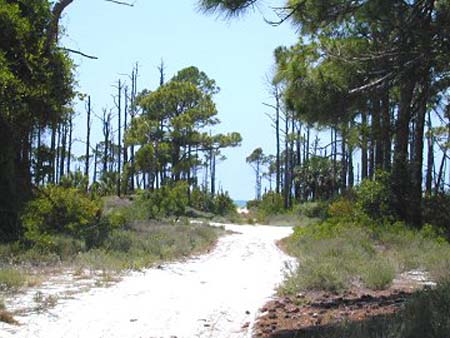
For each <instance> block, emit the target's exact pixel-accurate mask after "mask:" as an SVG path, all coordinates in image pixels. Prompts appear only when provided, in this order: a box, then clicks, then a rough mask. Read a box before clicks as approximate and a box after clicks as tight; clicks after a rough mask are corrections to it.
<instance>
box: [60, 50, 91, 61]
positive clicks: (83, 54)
mask: <svg viewBox="0 0 450 338" xmlns="http://www.w3.org/2000/svg"><path fill="white" fill-rule="evenodd" d="M58 48H59V49H61V50H64V51H66V52H69V53H73V54H78V55H81V56H83V57H85V58H88V59H92V60H98V57H96V56H93V55H88V54H85V53H83V52H80V51H79V50H74V49H70V48H66V47H58Z"/></svg>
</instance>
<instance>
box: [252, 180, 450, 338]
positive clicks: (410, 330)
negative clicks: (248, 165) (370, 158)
mask: <svg viewBox="0 0 450 338" xmlns="http://www.w3.org/2000/svg"><path fill="white" fill-rule="evenodd" d="M277 198H278V200H277ZM280 201H281V196H276V197H273V196H270V195H268V196H265V197H264V198H263V200H262V201H258V202H256V203H254V205H250V206H252V207H254V208H255V209H254V215H257V217H260V218H261V219H265V220H268V219H269V220H270V219H277V218H279V219H282V218H283V217H284V218H285V219H286V220H287V221H289V222H291V223H290V224H291V225H300V226H297V227H296V228H295V230H294V233H293V235H291V236H290V237H289V238H287V239H285V240H284V241H283V246H284V248H285V249H286V250H287V252H288V253H289V254H291V255H292V256H294V257H296V258H297V260H298V263H299V264H298V266H297V267H296V268H293V269H291V271H289V272H288V273H287V275H286V279H285V282H284V283H283V284H282V285H281V286H280V288H279V293H280V294H281V295H286V296H289V295H297V294H299V293H303V292H305V291H327V292H338V293H341V292H343V291H345V290H347V289H350V288H353V287H356V288H361V287H362V288H368V289H372V290H384V289H387V288H389V287H390V286H391V285H392V283H393V282H394V279H395V278H397V277H399V275H400V274H401V273H403V272H407V271H411V270H419V271H422V272H423V273H424V274H425V276H428V277H429V278H430V279H431V280H432V281H433V282H435V283H436V285H437V286H436V287H434V288H431V289H425V290H421V291H418V292H417V293H416V294H414V295H413V296H412V297H411V299H409V301H408V302H407V303H406V305H405V307H404V308H402V310H401V311H399V312H398V313H396V314H394V315H386V316H379V317H375V318H371V319H369V320H365V321H357V322H341V323H338V324H332V325H328V326H319V327H311V328H308V329H304V330H301V331H299V332H293V333H292V335H290V333H286V334H285V335H280V337H281V336H282V337H312V338H314V337H330V338H334V337H336V338H338V337H339V338H341V337H346V338H362V337H381V338H384V337H386V338H388V337H389V338H390V337H395V338H403V337H411V338H414V337H433V338H434V337H449V332H450V320H449V317H448V314H449V313H450V243H449V238H450V236H449V234H450V231H449V230H450V216H449V215H450V211H449V210H450V197H449V196H448V195H441V194H440V195H433V196H425V198H424V204H423V208H422V217H423V220H424V224H423V225H422V226H421V227H419V228H418V227H413V226H410V225H408V224H405V223H404V222H401V221H400V220H399V218H398V217H397V216H396V211H395V209H394V208H393V207H392V206H393V205H395V203H394V201H393V199H392V194H391V192H390V189H389V178H388V177H387V176H386V175H385V174H383V173H379V175H378V180H375V181H368V180H367V181H363V182H362V184H361V185H360V186H358V187H357V188H355V189H353V190H351V191H349V192H348V193H347V194H346V195H345V196H340V197H338V198H336V199H334V200H332V201H327V202H314V203H311V202H308V203H304V204H302V205H297V206H294V207H293V208H292V209H291V210H288V211H287V212H286V211H283V208H282V204H280ZM274 215H275V216H274ZM295 217H297V218H295ZM304 219H309V221H308V223H307V224H305V223H303V224H302V222H303V220H304ZM274 337H277V335H275V336H274Z"/></svg>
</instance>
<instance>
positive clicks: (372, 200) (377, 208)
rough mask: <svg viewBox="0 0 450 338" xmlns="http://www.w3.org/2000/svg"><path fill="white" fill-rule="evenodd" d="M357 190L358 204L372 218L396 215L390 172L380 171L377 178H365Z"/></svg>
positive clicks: (378, 218)
mask: <svg viewBox="0 0 450 338" xmlns="http://www.w3.org/2000/svg"><path fill="white" fill-rule="evenodd" d="M355 191H356V199H357V203H356V206H357V207H358V208H360V209H361V210H362V211H363V212H364V213H366V214H367V215H368V216H369V217H371V218H372V219H375V220H382V219H384V218H392V217H393V216H394V212H393V210H392V193H391V189H390V176H389V174H388V173H386V172H382V171H378V172H377V173H376V179H375V180H370V179H365V180H363V181H362V182H361V184H360V185H359V186H358V187H357V188H356V189H355Z"/></svg>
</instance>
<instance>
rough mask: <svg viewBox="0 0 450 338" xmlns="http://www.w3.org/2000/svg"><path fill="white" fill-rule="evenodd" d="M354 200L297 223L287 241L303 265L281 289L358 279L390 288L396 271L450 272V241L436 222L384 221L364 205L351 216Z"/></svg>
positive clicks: (441, 276) (444, 275)
mask: <svg viewBox="0 0 450 338" xmlns="http://www.w3.org/2000/svg"><path fill="white" fill-rule="evenodd" d="M351 205H352V204H351V203H350V202H349V201H348V200H340V201H337V202H335V203H333V204H331V206H330V209H333V208H334V209H335V210H338V211H339V212H336V211H331V214H332V215H334V216H333V217H332V218H329V219H327V220H326V221H323V222H321V223H319V224H314V225H310V226H306V227H297V228H295V231H294V234H293V235H292V236H290V237H289V238H288V239H287V240H286V241H285V243H286V247H287V249H288V251H289V253H290V254H292V255H294V256H295V257H297V258H298V260H299V266H298V268H297V269H296V270H294V271H292V272H291V273H290V274H289V276H288V278H287V281H286V284H285V285H284V286H282V287H281V289H280V290H281V292H282V293H296V292H299V291H301V290H305V289H306V290H310V289H313V290H316V289H319V290H329V291H336V290H342V289H346V288H349V287H350V286H351V285H352V283H353V282H354V281H355V280H360V281H361V282H362V283H363V285H364V286H366V287H368V288H371V289H376V290H378V289H385V288H386V287H388V286H389V285H390V284H391V282H392V280H393V279H394V278H395V276H396V275H397V273H400V272H405V271H410V270H424V271H427V272H428V273H429V274H430V276H431V277H432V278H433V280H435V281H444V280H446V279H448V278H449V276H450V273H449V271H450V269H449V268H450V244H449V243H448V242H446V241H445V240H444V239H443V237H442V236H440V234H439V231H438V230H436V228H435V227H434V228H433V227H432V226H426V227H424V228H423V229H422V230H420V231H418V230H415V229H411V228H408V227H407V226H405V224H403V223H400V222H398V223H395V224H391V223H385V224H380V223H376V222H374V221H373V220H371V219H370V218H368V217H367V216H364V214H361V212H360V211H358V212H356V213H353V216H352V214H351V213H350V216H349V214H348V213H349V211H348V209H349V208H351ZM342 210H344V212H343V213H341V211H342ZM364 219H366V220H367V222H366V221H364Z"/></svg>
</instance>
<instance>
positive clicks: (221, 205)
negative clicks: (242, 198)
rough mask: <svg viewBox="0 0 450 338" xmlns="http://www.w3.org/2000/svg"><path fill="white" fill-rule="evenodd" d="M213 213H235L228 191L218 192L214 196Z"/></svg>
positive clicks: (223, 214) (221, 214)
mask: <svg viewBox="0 0 450 338" xmlns="http://www.w3.org/2000/svg"><path fill="white" fill-rule="evenodd" d="M214 213H215V214H217V215H220V216H225V215H227V214H235V213H236V206H235V204H234V202H233V200H232V199H231V197H230V195H228V192H220V193H219V194H216V195H215V196H214Z"/></svg>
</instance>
